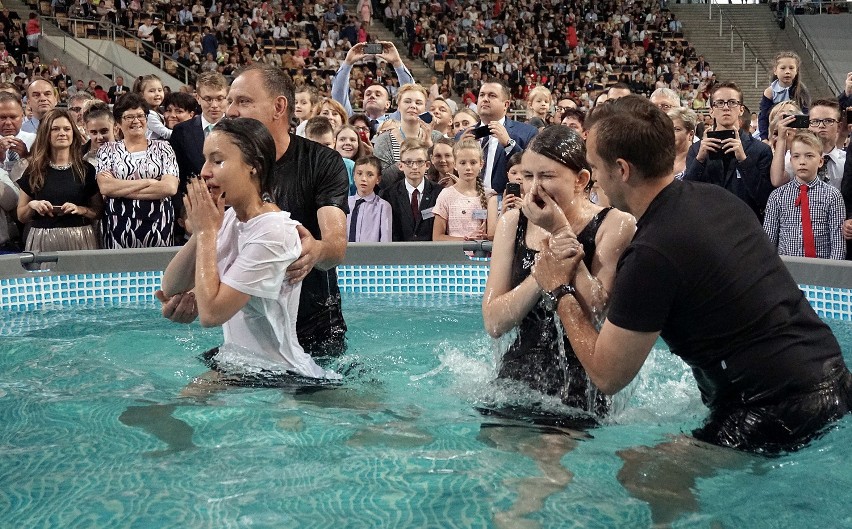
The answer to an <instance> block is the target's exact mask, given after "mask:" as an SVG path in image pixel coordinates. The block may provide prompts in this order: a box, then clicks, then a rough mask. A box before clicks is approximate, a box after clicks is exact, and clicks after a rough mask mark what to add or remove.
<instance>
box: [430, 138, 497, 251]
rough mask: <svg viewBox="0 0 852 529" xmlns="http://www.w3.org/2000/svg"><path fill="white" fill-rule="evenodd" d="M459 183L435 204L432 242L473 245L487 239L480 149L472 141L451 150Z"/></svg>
mask: <svg viewBox="0 0 852 529" xmlns="http://www.w3.org/2000/svg"><path fill="white" fill-rule="evenodd" d="M453 157H454V158H455V160H456V173H458V176H459V180H458V182H456V184H455V185H454V186H453V187H448V188H446V189H444V190H443V191H442V192H441V194H440V195H439V196H438V201H437V202H436V204H435V224H434V225H433V227H432V240H435V241H459V240H464V241H476V240H482V239H487V238H488V229H487V228H488V197H486V195H485V188H484V187H483V185H482V179H481V178H480V177H479V174H480V173H481V172H482V166H483V161H482V147H481V146H480V145H479V142H478V141H476V140H472V139H467V140H462V141H460V142H458V143H456V144H455V146H454V147H453Z"/></svg>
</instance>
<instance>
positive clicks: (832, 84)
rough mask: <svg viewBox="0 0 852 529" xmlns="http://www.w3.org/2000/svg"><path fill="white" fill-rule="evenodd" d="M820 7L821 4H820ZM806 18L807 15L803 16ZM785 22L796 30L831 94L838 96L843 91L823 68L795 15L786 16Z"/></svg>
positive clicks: (820, 57)
mask: <svg viewBox="0 0 852 529" xmlns="http://www.w3.org/2000/svg"><path fill="white" fill-rule="evenodd" d="M820 5H821V4H820ZM805 16H807V15H805ZM787 20H789V21H790V26H791V27H792V28H793V29H794V30H796V34H797V35H798V36H799V38H800V39H802V44H804V45H805V49H806V50H807V51H808V53H810V55H811V59H813V61H814V64H816V66H817V69H818V70H819V74H820V75H821V76H822V78H823V79H824V80H825V82H826V84H827V85H828V87H829V88H830V89H831V90H832V93H834V94H839V93H840V92H842V91H843V88H841V87H840V86H839V85H838V84H837V83H836V82H835V80H834V79H833V78H832V77H831V74H830V73H829V71H828V68H827V67H826V66H825V62H823V60H822V56H820V54H819V52H818V51H817V49H816V46H814V44H813V43H812V42H811V39H810V38H808V34H807V33H806V32H805V30H803V29H802V26H801V24H799V20H798V18H796V15H795V14H794V15H787Z"/></svg>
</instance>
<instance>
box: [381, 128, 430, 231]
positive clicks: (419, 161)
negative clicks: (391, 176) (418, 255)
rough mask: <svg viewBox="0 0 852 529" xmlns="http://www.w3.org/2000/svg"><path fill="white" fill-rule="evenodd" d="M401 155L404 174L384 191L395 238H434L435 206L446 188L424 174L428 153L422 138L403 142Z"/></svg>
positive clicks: (401, 167) (382, 194) (382, 195)
mask: <svg viewBox="0 0 852 529" xmlns="http://www.w3.org/2000/svg"><path fill="white" fill-rule="evenodd" d="M399 157H400V162H399V164H398V165H399V168H400V170H402V172H403V174H405V178H403V179H401V180H399V181H397V182H395V183H393V184H391V185H390V187H388V188H386V189H384V190H383V191H382V192H381V197H382V198H383V199H385V200H387V201H388V202H389V203H390V205H391V212H392V215H391V217H392V227H391V234H392V236H393V240H394V242H396V241H431V240H432V224H434V222H435V216H434V214H433V213H432V208H433V207H434V206H435V201H437V200H438V195H439V194H440V193H441V191H442V190H443V189H444V188H443V187H441V186H439V185H438V184H435V183H433V182H432V181H431V180H429V179H428V178H426V177H425V175H426V169H428V167H429V155H428V150H427V149H426V145H425V144H424V143H423V142H422V141H420V140H418V139H414V138H412V139H407V140H405V141H404V142H402V147H401V148H400V155H399ZM415 204H416V207H415Z"/></svg>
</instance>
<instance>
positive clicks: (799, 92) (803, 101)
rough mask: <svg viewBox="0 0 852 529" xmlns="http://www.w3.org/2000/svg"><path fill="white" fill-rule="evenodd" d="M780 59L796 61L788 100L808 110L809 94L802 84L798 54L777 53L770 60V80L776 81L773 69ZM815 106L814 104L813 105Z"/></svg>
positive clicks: (788, 52) (791, 52)
mask: <svg viewBox="0 0 852 529" xmlns="http://www.w3.org/2000/svg"><path fill="white" fill-rule="evenodd" d="M781 59H793V60H794V61H796V76H795V77H793V82H792V83H790V92H789V93H790V99H792V100H793V101H795V102H796V104H797V105H799V108H809V107H810V106H811V93H810V91H809V90H808V87H807V86H805V83H803V82H802V75H801V74H802V59H801V58H800V57H799V54H798V53H796V52H793V51H779V52H778V53H776V54H775V57H774V58H773V59H772V80H773V81H774V80H776V79H778V76H777V75H775V67H776V66H778V61H780V60H781ZM814 105H816V103H814Z"/></svg>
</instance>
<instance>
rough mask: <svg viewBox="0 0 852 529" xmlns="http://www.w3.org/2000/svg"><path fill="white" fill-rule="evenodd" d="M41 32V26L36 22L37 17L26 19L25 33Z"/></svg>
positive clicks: (34, 33)
mask: <svg viewBox="0 0 852 529" xmlns="http://www.w3.org/2000/svg"><path fill="white" fill-rule="evenodd" d="M38 33H41V26H40V25H39V23H38V19H37V18H30V19H28V20H27V35H36V34H38Z"/></svg>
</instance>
